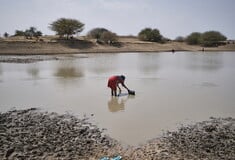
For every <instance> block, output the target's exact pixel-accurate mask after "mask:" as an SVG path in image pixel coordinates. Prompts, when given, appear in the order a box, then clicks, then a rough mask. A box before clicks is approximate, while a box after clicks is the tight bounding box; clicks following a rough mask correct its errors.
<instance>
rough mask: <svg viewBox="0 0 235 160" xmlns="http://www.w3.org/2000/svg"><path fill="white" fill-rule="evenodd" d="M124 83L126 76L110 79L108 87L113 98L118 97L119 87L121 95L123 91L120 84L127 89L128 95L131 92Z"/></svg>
mask: <svg viewBox="0 0 235 160" xmlns="http://www.w3.org/2000/svg"><path fill="white" fill-rule="evenodd" d="M124 81H125V76H124V75H116V76H111V77H110V78H109V80H108V87H109V88H110V89H111V95H112V96H117V87H118V89H119V94H120V93H121V91H122V90H121V88H120V86H119V84H121V85H122V86H123V87H124V88H126V90H127V91H128V93H129V92H130V90H129V89H128V88H127V86H126V85H125V84H124Z"/></svg>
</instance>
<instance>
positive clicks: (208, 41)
mask: <svg viewBox="0 0 235 160" xmlns="http://www.w3.org/2000/svg"><path fill="white" fill-rule="evenodd" d="M84 26H85V24H83V23H82V22H80V21H79V20H76V19H70V18H59V19H57V20H56V21H54V22H52V23H51V24H49V28H50V29H51V30H52V31H54V32H56V35H58V36H59V37H60V38H66V39H71V38H73V35H75V34H79V33H80V32H82V31H83V30H84ZM8 36H9V34H8V33H4V37H8ZM14 36H25V37H26V38H27V39H32V38H33V37H36V38H38V37H40V36H42V32H41V31H38V30H37V29H36V28H35V27H30V28H29V29H26V30H25V31H22V30H16V31H15V34H14ZM87 37H89V38H94V39H96V42H98V43H106V44H107V43H108V44H113V43H115V42H117V41H118V36H117V34H116V33H113V32H112V31H109V30H108V29H105V28H94V29H92V30H90V31H89V32H88V33H87ZM138 39H139V40H142V41H149V42H158V43H165V42H166V41H169V40H170V39H168V38H165V37H164V36H163V35H161V33H160V31H159V30H158V29H157V28H153V29H152V28H148V27H147V28H144V29H142V30H141V31H140V32H139V33H138ZM225 40H227V37H225V36H224V35H223V34H221V33H220V32H218V31H207V32H204V33H199V32H193V33H191V34H190V35H188V36H187V37H182V36H179V37H177V38H176V39H175V41H178V42H186V43H188V44H190V45H202V46H208V47H213V46H218V45H221V43H222V42H223V41H225Z"/></svg>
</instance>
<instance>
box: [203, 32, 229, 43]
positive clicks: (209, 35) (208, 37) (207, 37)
mask: <svg viewBox="0 0 235 160" xmlns="http://www.w3.org/2000/svg"><path fill="white" fill-rule="evenodd" d="M226 39H227V37H225V36H224V35H222V34H221V33H220V32H218V31H207V32H204V33H203V34H202V45H203V46H205V47H217V46H219V45H223V44H224V42H223V41H225V40H226Z"/></svg>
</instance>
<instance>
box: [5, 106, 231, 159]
mask: <svg viewBox="0 0 235 160" xmlns="http://www.w3.org/2000/svg"><path fill="white" fill-rule="evenodd" d="M234 139H235V119H234V118H211V119H210V120H208V121H203V122H198V123H195V124H191V125H190V126H183V127H181V128H179V130H178V131H175V132H167V133H166V134H165V135H163V136H162V137H160V138H157V139H153V140H150V141H148V142H146V143H145V144H143V145H141V146H125V147H124V146H122V144H120V143H119V142H118V141H116V140H115V139H113V138H111V137H109V136H107V135H105V134H104V130H103V129H99V128H97V126H95V125H93V124H91V123H90V122H89V121H88V119H87V118H85V117H83V118H78V117H75V116H73V115H69V114H63V115H59V114H57V113H54V112H52V113H48V112H41V111H40V110H38V109H35V108H30V109H25V110H12V111H8V112H6V113H0V143H1V146H0V159H3V160H4V159H9V160H10V159H46V160H53V159H80V160H83V159H84V160H85V159H86V160H88V159H90V160H98V159H100V158H102V157H114V156H117V155H120V156H122V159H123V160H127V159H128V160H143V159H146V160H152V159H154V160H155V159H156V160H158V159H159V160H160V159H169V160H170V159H211V160H212V159H213V160H217V159H218V160H219V159H234V157H235V148H234V147H235V141H234Z"/></svg>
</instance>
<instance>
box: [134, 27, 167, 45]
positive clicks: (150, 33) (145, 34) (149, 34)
mask: <svg viewBox="0 0 235 160" xmlns="http://www.w3.org/2000/svg"><path fill="white" fill-rule="evenodd" d="M138 38H139V39H140V40H142V41H150V42H161V41H162V38H163V36H162V35H161V34H160V32H159V30H158V29H152V28H145V29H143V30H141V31H140V32H139V34H138Z"/></svg>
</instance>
